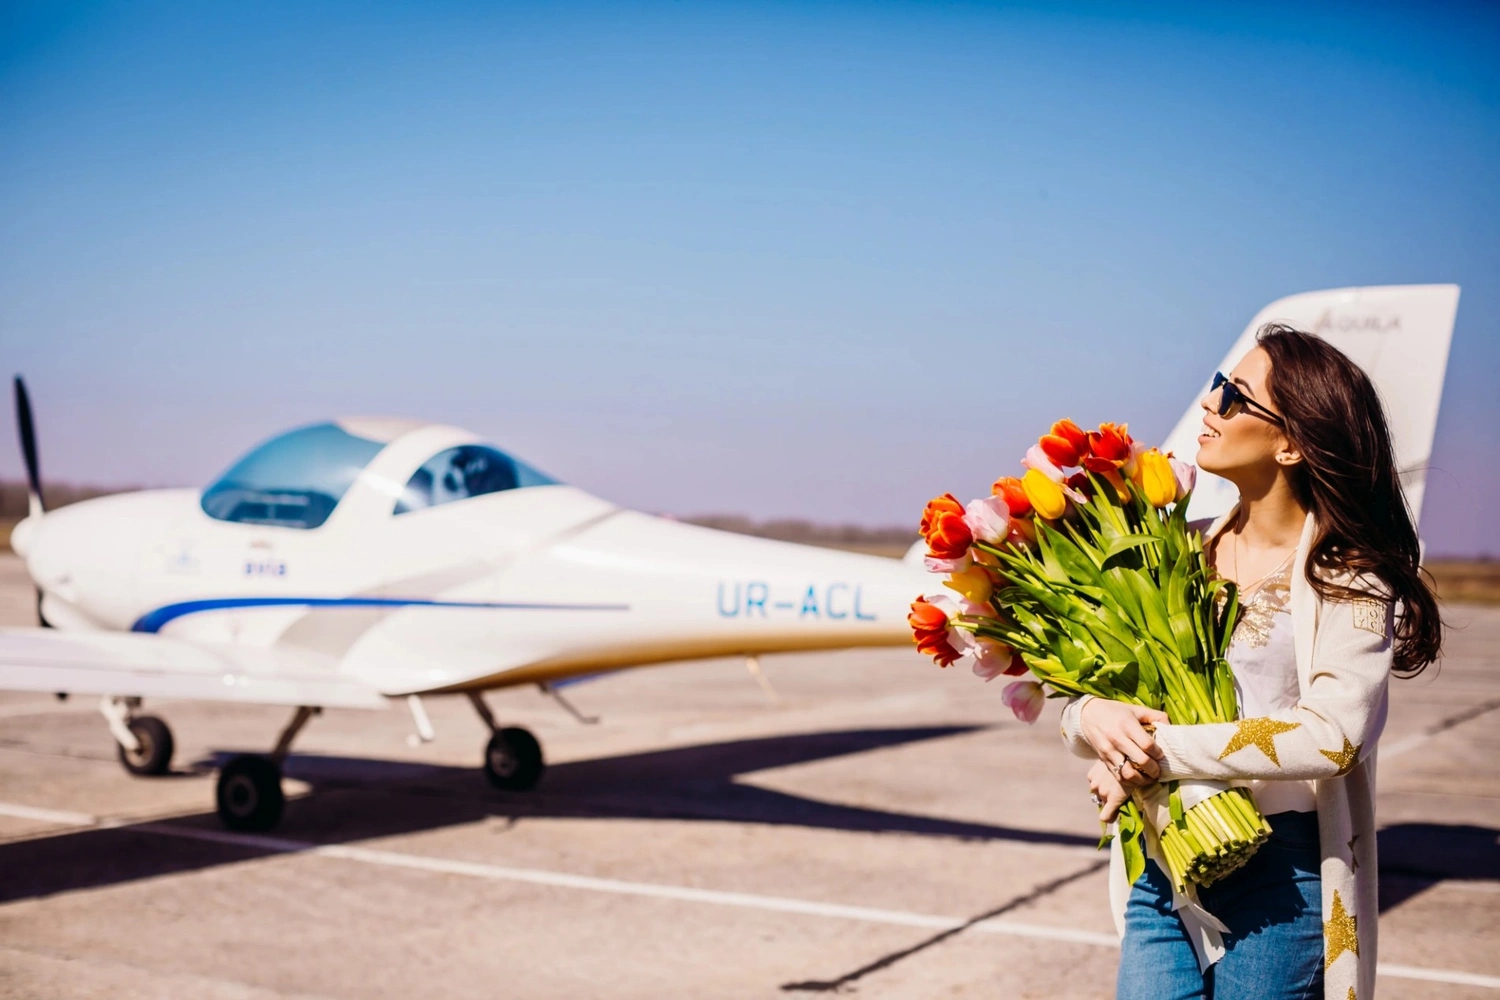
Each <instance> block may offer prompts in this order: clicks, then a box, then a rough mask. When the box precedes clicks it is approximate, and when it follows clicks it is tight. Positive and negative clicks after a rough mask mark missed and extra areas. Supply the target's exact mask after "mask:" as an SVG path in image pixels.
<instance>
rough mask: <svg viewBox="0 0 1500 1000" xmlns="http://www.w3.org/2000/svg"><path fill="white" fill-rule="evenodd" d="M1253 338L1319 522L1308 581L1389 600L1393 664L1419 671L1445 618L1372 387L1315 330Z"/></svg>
mask: <svg viewBox="0 0 1500 1000" xmlns="http://www.w3.org/2000/svg"><path fill="white" fill-rule="evenodd" d="M1256 342H1257V343H1258V344H1259V345H1260V346H1261V347H1262V348H1263V349H1264V350H1265V352H1266V353H1267V354H1268V355H1270V357H1271V374H1270V377H1269V379H1268V388H1269V389H1270V393H1271V400H1272V401H1273V402H1274V403H1275V404H1276V407H1277V409H1279V410H1280V411H1281V414H1282V416H1283V417H1284V418H1285V420H1286V430H1287V435H1288V436H1289V437H1290V438H1291V439H1292V441H1293V442H1294V443H1295V444H1296V445H1297V447H1298V448H1299V449H1300V450H1301V452H1302V455H1303V461H1302V462H1301V463H1300V464H1299V465H1298V466H1296V470H1297V471H1295V472H1294V473H1293V475H1292V477H1291V482H1292V488H1293V490H1294V491H1295V492H1296V495H1297V499H1298V500H1299V501H1300V502H1301V503H1302V505H1303V506H1304V507H1306V508H1307V509H1308V510H1310V511H1312V513H1313V517H1314V519H1315V520H1316V522H1317V529H1316V531H1317V534H1316V535H1314V536H1313V543H1312V551H1311V552H1309V553H1307V582H1308V583H1309V584H1310V585H1311V586H1312V588H1313V590H1315V591H1317V593H1318V596H1319V597H1322V598H1323V599H1324V600H1335V601H1350V600H1359V599H1361V598H1369V597H1374V598H1377V599H1380V600H1394V601H1395V602H1396V608H1397V611H1396V635H1395V652H1394V659H1393V663H1392V668H1391V669H1392V670H1394V671H1395V672H1396V673H1399V674H1405V675H1407V676H1412V675H1415V674H1418V673H1421V671H1422V669H1423V668H1424V667H1426V666H1427V664H1429V663H1431V662H1433V661H1434V660H1436V659H1437V657H1438V652H1439V650H1440V649H1441V648H1442V644H1443V622H1442V618H1441V616H1440V615H1439V614H1438V606H1437V598H1436V597H1435V596H1434V595H1433V592H1432V587H1431V586H1430V585H1429V584H1428V581H1427V580H1426V579H1424V578H1423V575H1422V574H1423V573H1424V572H1425V571H1424V570H1423V569H1422V568H1421V565H1420V564H1421V558H1422V552H1421V548H1420V546H1419V544H1418V542H1417V529H1416V526H1415V525H1414V524H1413V523H1412V516H1411V511H1410V510H1409V509H1408V508H1407V506H1406V498H1405V497H1404V496H1403V495H1402V492H1401V483H1400V481H1399V480H1398V479H1397V477H1396V459H1395V452H1394V450H1393V449H1392V448H1391V432H1390V428H1389V427H1387V425H1386V420H1385V409H1384V408H1383V407H1382V406H1381V405H1380V397H1379V396H1378V395H1377V394H1376V392H1375V386H1374V384H1373V383H1371V381H1370V377H1369V376H1368V375H1366V374H1365V373H1364V370H1363V369H1361V368H1360V367H1359V366H1358V365H1356V364H1355V363H1354V362H1353V361H1350V360H1349V358H1348V356H1346V355H1345V354H1344V353H1343V352H1342V351H1340V350H1339V349H1338V348H1336V347H1334V346H1333V345H1332V344H1330V343H1328V342H1327V341H1326V340H1323V339H1322V338H1321V337H1316V336H1314V335H1312V334H1310V333H1303V332H1302V331H1301V330H1296V329H1293V328H1292V327H1290V326H1284V325H1282V324H1280V323H1268V324H1266V325H1265V326H1263V327H1261V328H1260V332H1259V333H1258V334H1257V336H1256ZM1333 573H1348V574H1350V575H1352V576H1363V577H1364V578H1365V579H1366V580H1369V579H1373V580H1376V581H1378V582H1379V585H1378V586H1376V587H1372V588H1371V589H1370V590H1361V589H1358V586H1356V587H1354V588H1351V587H1350V586H1347V585H1344V584H1340V583H1336V582H1333V581H1332V580H1330V579H1329V576H1330V575H1331V574H1333Z"/></svg>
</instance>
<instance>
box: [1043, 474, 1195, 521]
mask: <svg viewBox="0 0 1500 1000" xmlns="http://www.w3.org/2000/svg"><path fill="white" fill-rule="evenodd" d="M1168 475H1170V470H1168ZM1021 489H1023V490H1025V491H1026V499H1027V500H1030V501H1031V506H1032V508H1033V509H1034V510H1035V511H1036V512H1037V513H1038V514H1040V515H1041V516H1042V517H1045V518H1047V519H1048V520H1049V521H1052V520H1056V519H1057V518H1059V517H1062V516H1063V515H1064V514H1066V513H1067V511H1068V498H1067V497H1066V496H1064V495H1063V488H1062V483H1059V482H1056V481H1054V480H1052V479H1051V478H1049V477H1048V476H1047V475H1046V473H1042V472H1038V471H1037V470H1035V469H1027V470H1026V475H1024V476H1022V477H1021Z"/></svg>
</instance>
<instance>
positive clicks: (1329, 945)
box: [1323, 889, 1359, 970]
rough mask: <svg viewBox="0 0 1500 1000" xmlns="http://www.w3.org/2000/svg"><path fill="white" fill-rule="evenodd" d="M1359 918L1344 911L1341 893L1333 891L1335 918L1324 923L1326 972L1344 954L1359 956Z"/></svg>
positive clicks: (1324, 962) (1324, 966)
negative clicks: (1357, 926)
mask: <svg viewBox="0 0 1500 1000" xmlns="http://www.w3.org/2000/svg"><path fill="white" fill-rule="evenodd" d="M1358 919H1359V918H1358V917H1356V916H1354V915H1353V914H1351V913H1348V912H1347V911H1345V909H1344V901H1343V900H1342V899H1340V898H1339V891H1338V890H1337V889H1335V890H1333V916H1332V917H1330V918H1329V919H1327V920H1325V921H1323V940H1324V942H1325V945H1324V949H1325V951H1326V952H1327V957H1326V958H1324V959H1323V968H1324V969H1325V970H1326V969H1328V968H1329V967H1330V966H1332V965H1333V962H1334V959H1336V958H1338V957H1339V956H1340V955H1342V954H1343V953H1344V952H1346V951H1348V952H1353V953H1354V954H1355V955H1358V954H1359V936H1358V933H1357V932H1356V931H1355V926H1354V925H1355V923H1356V921H1358Z"/></svg>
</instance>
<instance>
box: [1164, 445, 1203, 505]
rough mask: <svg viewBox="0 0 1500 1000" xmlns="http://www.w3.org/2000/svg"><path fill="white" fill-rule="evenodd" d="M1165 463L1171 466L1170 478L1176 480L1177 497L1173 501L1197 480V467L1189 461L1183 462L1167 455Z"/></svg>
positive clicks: (1180, 497) (1183, 495)
mask: <svg viewBox="0 0 1500 1000" xmlns="http://www.w3.org/2000/svg"><path fill="white" fill-rule="evenodd" d="M1167 463H1168V464H1169V465H1171V466H1172V478H1174V479H1176V480H1177V497H1176V499H1175V500H1174V501H1173V502H1174V503H1175V502H1176V501H1177V500H1181V499H1182V498H1183V497H1185V496H1187V495H1188V493H1190V492H1191V491H1192V489H1193V486H1194V484H1196V483H1197V482H1198V467H1197V466H1196V465H1194V464H1192V463H1191V462H1184V461H1182V459H1180V458H1173V457H1172V456H1171V455H1168V456H1167Z"/></svg>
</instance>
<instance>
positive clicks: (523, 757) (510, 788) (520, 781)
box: [484, 726, 546, 792]
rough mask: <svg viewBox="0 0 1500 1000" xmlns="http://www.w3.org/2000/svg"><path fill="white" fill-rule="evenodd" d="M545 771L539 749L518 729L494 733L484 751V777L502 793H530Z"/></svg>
mask: <svg viewBox="0 0 1500 1000" xmlns="http://www.w3.org/2000/svg"><path fill="white" fill-rule="evenodd" d="M545 768H546V765H545V764H544V763H543V762H542V745H541V744H540V743H538V742H537V738H536V737H535V736H533V735H531V731H530V730H527V729H521V728H520V727H518V726H508V727H506V728H505V729H500V730H497V731H496V732H495V733H494V734H493V735H492V736H490V742H489V743H488V744H487V745H486V746H485V748H484V776H485V777H486V778H488V779H490V784H492V785H494V786H495V787H496V788H499V789H502V790H503V791H507V792H525V791H530V790H531V789H532V788H535V787H536V783H537V781H538V780H540V778H541V777H542V771H543V770H544V769H545Z"/></svg>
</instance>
